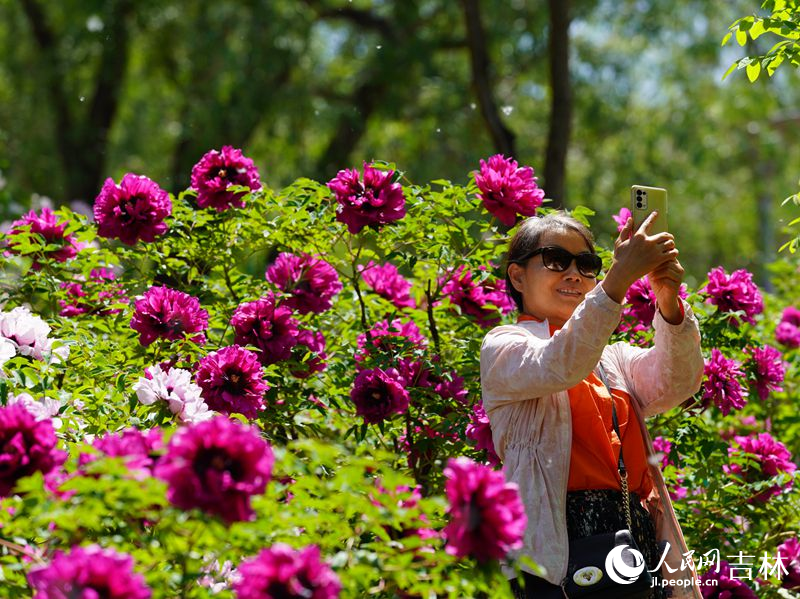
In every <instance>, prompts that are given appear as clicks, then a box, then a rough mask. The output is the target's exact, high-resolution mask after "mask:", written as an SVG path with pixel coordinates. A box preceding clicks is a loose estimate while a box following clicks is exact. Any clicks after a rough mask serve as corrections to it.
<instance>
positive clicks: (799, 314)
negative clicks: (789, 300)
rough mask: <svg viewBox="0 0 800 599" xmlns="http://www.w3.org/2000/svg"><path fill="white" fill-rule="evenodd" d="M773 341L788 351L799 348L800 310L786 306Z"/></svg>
mask: <svg viewBox="0 0 800 599" xmlns="http://www.w3.org/2000/svg"><path fill="white" fill-rule="evenodd" d="M775 339H777V341H778V343H780V344H781V345H785V346H786V347H788V348H789V349H797V348H798V347H800V310H798V309H797V308H795V307H794V306H787V307H786V308H785V309H784V311H783V315H782V316H781V322H780V324H778V328H776V329H775Z"/></svg>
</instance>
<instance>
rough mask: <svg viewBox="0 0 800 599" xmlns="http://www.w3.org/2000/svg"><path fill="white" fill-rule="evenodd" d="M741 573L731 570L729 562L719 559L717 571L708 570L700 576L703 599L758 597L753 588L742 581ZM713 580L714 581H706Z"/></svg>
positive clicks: (748, 598) (750, 598)
mask: <svg viewBox="0 0 800 599" xmlns="http://www.w3.org/2000/svg"><path fill="white" fill-rule="evenodd" d="M742 577H743V574H742V572H741V571H740V572H739V573H736V572H731V567H730V564H729V563H728V562H727V561H725V560H721V561H720V562H719V572H717V571H716V570H709V571H708V572H706V573H705V574H703V575H702V576H701V577H700V591H701V592H702V594H703V599H758V595H756V594H755V593H754V592H753V590H752V589H751V588H750V587H749V586H747V584H745V583H744V582H742ZM710 580H715V581H717V582H716V584H714V583H706V581H710Z"/></svg>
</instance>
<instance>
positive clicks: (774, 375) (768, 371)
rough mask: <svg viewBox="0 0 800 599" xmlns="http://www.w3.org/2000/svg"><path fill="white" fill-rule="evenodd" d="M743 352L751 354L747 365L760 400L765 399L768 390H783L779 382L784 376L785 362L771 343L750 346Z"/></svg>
mask: <svg viewBox="0 0 800 599" xmlns="http://www.w3.org/2000/svg"><path fill="white" fill-rule="evenodd" d="M745 352H746V353H748V354H749V355H750V356H751V359H750V360H749V361H748V366H749V367H750V370H751V371H752V372H753V378H755V382H756V388H757V389H758V397H759V398H760V399H761V401H764V400H765V399H767V396H768V395H769V392H770V391H778V392H780V391H783V389H782V388H781V387H780V384H781V383H782V382H783V379H784V377H785V376H786V364H785V363H784V361H783V360H782V355H781V352H780V351H778V350H777V349H775V348H774V347H772V346H771V345H765V346H764V347H761V348H758V347H751V348H748V349H746V350H745Z"/></svg>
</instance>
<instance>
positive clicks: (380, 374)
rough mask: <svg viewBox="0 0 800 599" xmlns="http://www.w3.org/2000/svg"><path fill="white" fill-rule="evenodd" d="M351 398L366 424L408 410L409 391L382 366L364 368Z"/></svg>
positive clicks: (377, 421)
mask: <svg viewBox="0 0 800 599" xmlns="http://www.w3.org/2000/svg"><path fill="white" fill-rule="evenodd" d="M350 399H351V400H352V401H353V403H354V404H355V405H356V414H358V415H359V416H363V417H364V422H365V423H366V424H378V423H379V422H382V421H383V420H386V419H387V418H389V417H391V415H392V414H403V413H405V411H406V410H408V403H409V397H408V391H406V390H405V388H404V387H403V385H402V384H400V382H398V381H397V380H396V379H394V378H393V377H391V376H389V375H388V374H387V373H386V372H384V371H383V370H381V369H380V368H376V369H374V370H362V371H361V372H360V373H359V374H358V376H356V380H355V382H354V383H353V389H352V390H351V391H350Z"/></svg>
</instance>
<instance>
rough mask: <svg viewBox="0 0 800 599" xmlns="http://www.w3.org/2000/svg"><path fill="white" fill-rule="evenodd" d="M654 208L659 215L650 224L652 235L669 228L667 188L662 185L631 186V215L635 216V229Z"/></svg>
mask: <svg viewBox="0 0 800 599" xmlns="http://www.w3.org/2000/svg"><path fill="white" fill-rule="evenodd" d="M654 210H657V211H658V216H656V219H655V220H654V221H653V222H652V224H651V225H650V235H655V234H656V233H664V232H665V231H668V230H669V227H668V225H667V190H666V189H663V188H661V187H646V186H644V185H632V186H631V215H632V216H633V230H634V231H636V230H637V229H638V228H639V225H641V224H642V222H644V220H645V219H646V218H647V217H648V216H649V215H650V213H651V212H653V211H654Z"/></svg>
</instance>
